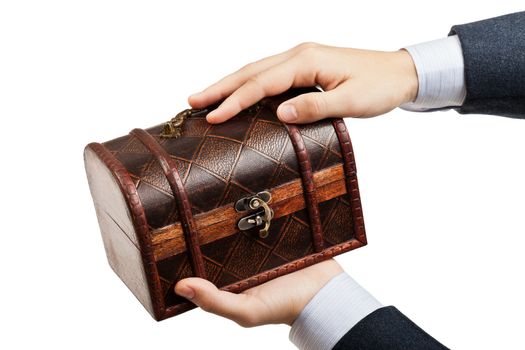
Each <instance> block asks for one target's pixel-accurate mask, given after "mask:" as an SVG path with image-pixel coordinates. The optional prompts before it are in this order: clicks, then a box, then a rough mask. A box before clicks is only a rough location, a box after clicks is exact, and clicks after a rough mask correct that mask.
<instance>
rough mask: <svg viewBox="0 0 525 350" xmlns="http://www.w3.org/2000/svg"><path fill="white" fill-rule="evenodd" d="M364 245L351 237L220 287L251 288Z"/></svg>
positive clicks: (174, 310) (177, 309) (175, 310)
mask: <svg viewBox="0 0 525 350" xmlns="http://www.w3.org/2000/svg"><path fill="white" fill-rule="evenodd" d="M364 245H365V244H364V243H362V242H360V241H358V240H357V239H351V240H349V241H346V242H343V243H341V244H338V245H335V246H332V247H330V248H327V249H325V250H323V251H322V252H319V253H314V254H311V255H308V256H305V257H304V258H301V259H298V260H295V261H292V262H289V263H287V264H284V265H282V266H279V267H276V268H274V269H271V270H268V271H264V272H262V273H260V274H258V275H255V276H252V277H248V278H246V279H244V280H241V281H239V282H236V283H233V284H230V285H228V286H226V287H223V288H221V290H225V291H228V292H232V293H240V292H242V291H244V290H246V289H249V288H253V287H255V286H258V285H260V284H262V283H266V282H268V281H270V280H272V279H274V278H277V277H280V276H284V275H286V274H289V273H291V272H295V271H298V270H300V269H303V268H305V267H308V266H311V265H314V264H317V263H319V262H321V261H324V260H328V259H331V258H333V257H334V256H336V255H339V254H342V253H345V252H348V251H350V250H353V249H356V248H359V247H362V246H364ZM193 308H195V305H194V304H192V303H190V302H182V303H180V304H177V305H173V306H170V307H168V308H167V309H166V313H165V318H168V317H172V316H175V315H178V314H180V313H183V312H185V311H188V310H191V309H193Z"/></svg>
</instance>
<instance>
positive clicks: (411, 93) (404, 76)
mask: <svg viewBox="0 0 525 350" xmlns="http://www.w3.org/2000/svg"><path fill="white" fill-rule="evenodd" d="M393 54H394V55H395V57H396V64H397V66H398V72H399V74H400V80H399V81H400V82H402V86H401V87H400V88H401V90H400V91H401V92H402V94H403V95H402V101H403V102H402V103H409V102H414V101H415V100H416V98H417V93H418V90H419V80H418V76H417V70H416V65H415V63H414V60H413V59H412V56H411V55H410V53H408V51H406V50H405V49H401V50H398V51H395V52H393Z"/></svg>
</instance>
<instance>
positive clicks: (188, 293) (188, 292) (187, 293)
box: [175, 286, 195, 300]
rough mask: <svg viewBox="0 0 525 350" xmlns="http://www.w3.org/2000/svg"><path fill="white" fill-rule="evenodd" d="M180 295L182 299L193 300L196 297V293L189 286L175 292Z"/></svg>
mask: <svg viewBox="0 0 525 350" xmlns="http://www.w3.org/2000/svg"><path fill="white" fill-rule="evenodd" d="M175 292H176V293H177V294H178V295H180V296H181V297H184V298H186V299H190V300H191V299H193V297H195V291H194V290H193V289H191V288H190V287H188V286H181V287H179V288H177V290H176V291H175Z"/></svg>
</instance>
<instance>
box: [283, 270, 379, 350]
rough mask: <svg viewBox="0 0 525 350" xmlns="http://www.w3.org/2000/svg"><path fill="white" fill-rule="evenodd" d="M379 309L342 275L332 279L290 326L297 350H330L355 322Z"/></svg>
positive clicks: (372, 300) (371, 297)
mask: <svg viewBox="0 0 525 350" xmlns="http://www.w3.org/2000/svg"><path fill="white" fill-rule="evenodd" d="M381 307H382V305H381V304H380V303H379V302H378V301H377V300H376V299H375V298H374V297H373V296H372V295H370V294H369V293H368V292H367V291H366V290H365V289H363V287H361V286H360V285H359V284H357V282H356V281H354V280H353V279H352V277H350V276H349V275H348V274H346V273H345V272H343V273H341V274H339V275H337V276H336V277H334V278H332V279H331V280H330V281H329V282H328V283H327V284H326V285H325V286H324V287H323V288H322V289H321V290H320V291H319V292H318V293H317V294H316V295H315V296H314V297H313V299H312V300H311V301H310V302H309V303H308V304H307V305H306V307H305V308H304V309H303V311H302V312H301V314H300V315H299V317H297V319H296V320H295V322H294V323H293V324H292V329H291V330H290V340H291V341H292V343H294V344H295V346H297V347H298V348H299V349H301V350H325V349H326V350H330V349H332V348H333V347H334V346H335V344H337V342H338V341H339V340H340V339H341V338H342V337H343V336H344V335H345V334H346V333H347V332H348V331H349V330H350V329H351V328H352V327H353V326H355V325H356V324H357V323H358V322H359V321H361V320H362V319H363V318H365V317H366V316H368V315H369V314H370V313H372V312H374V311H375V310H377V309H379V308H381Z"/></svg>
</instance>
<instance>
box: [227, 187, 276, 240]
mask: <svg viewBox="0 0 525 350" xmlns="http://www.w3.org/2000/svg"><path fill="white" fill-rule="evenodd" d="M271 199H272V195H271V194H270V192H268V191H262V192H259V193H257V194H254V195H252V196H248V197H244V198H241V199H239V200H238V201H237V202H236V203H235V210H236V211H237V212H244V211H248V210H255V212H253V213H251V214H250V215H248V216H245V217H243V218H241V219H240V220H239V222H238V223H237V227H238V228H239V230H241V231H246V230H249V229H252V228H254V227H260V226H262V228H260V229H259V237H261V238H266V237H268V230H269V229H270V223H271V221H272V219H273V210H272V208H270V207H269V206H268V203H269V202H270V201H271Z"/></svg>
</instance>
